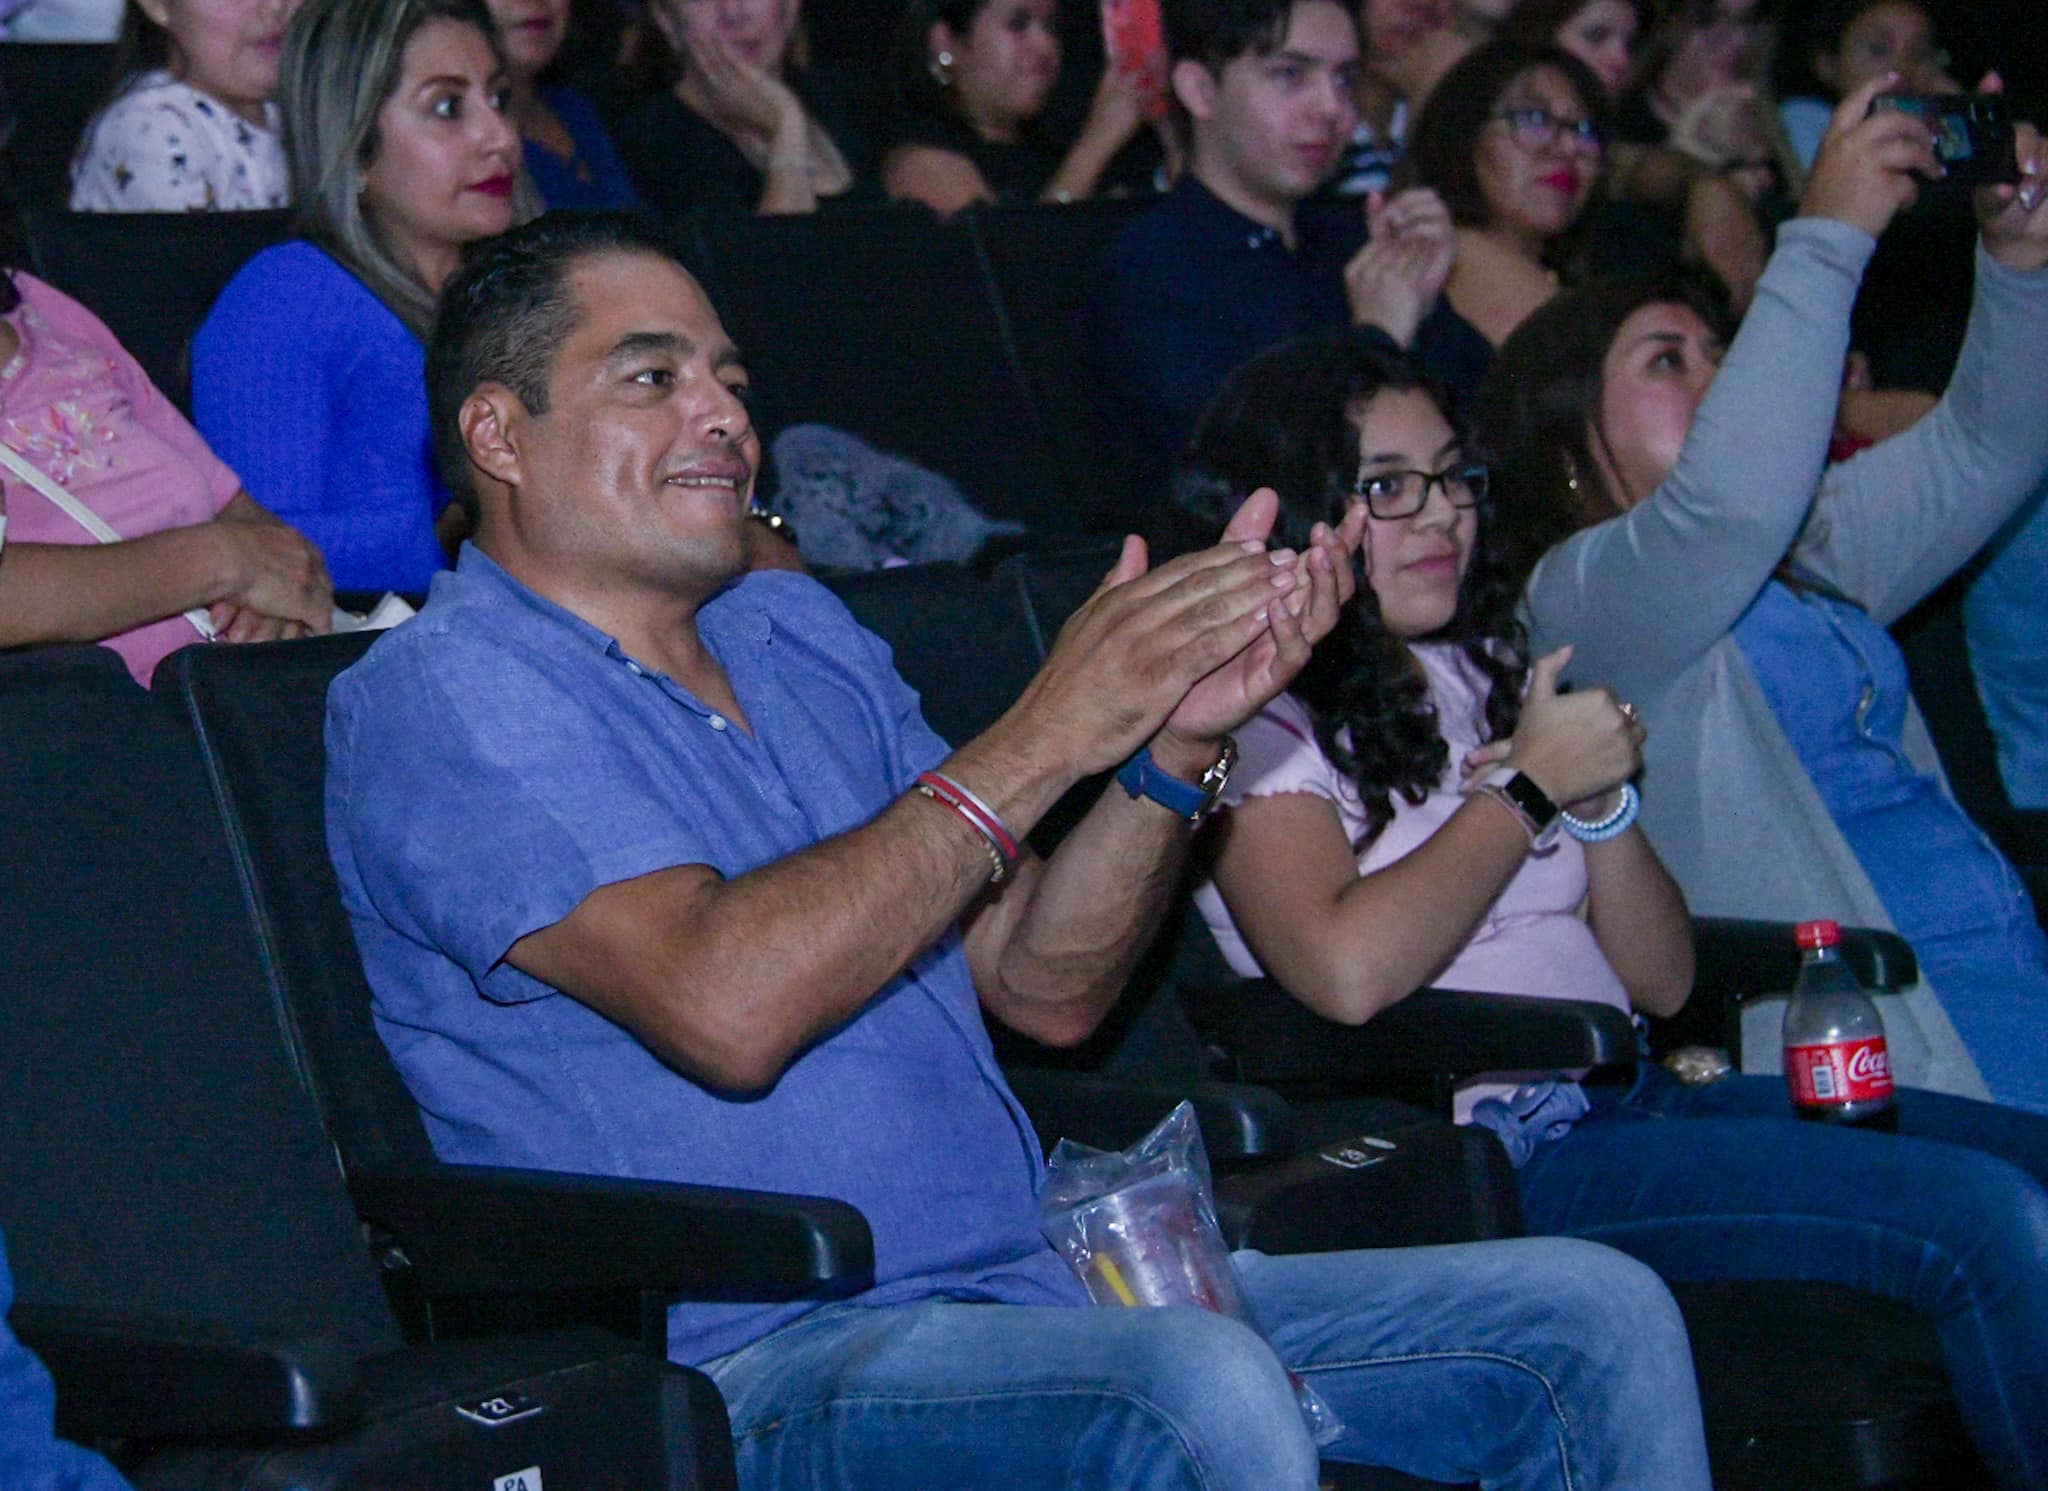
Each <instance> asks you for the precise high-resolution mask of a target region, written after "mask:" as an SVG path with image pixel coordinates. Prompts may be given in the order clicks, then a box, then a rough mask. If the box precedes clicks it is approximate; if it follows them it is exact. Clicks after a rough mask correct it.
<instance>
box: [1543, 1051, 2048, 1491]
mask: <svg viewBox="0 0 2048 1491" xmlns="http://www.w3.org/2000/svg"><path fill="white" fill-rule="evenodd" d="M1899 1128H1900V1132H1899V1133H1898V1134H1897V1135H1890V1134H1878V1133H1867V1132H1862V1131H1859V1130H1854V1129H1842V1128H1836V1127H1833V1126H1831V1125H1825V1124H1815V1123H1804V1122H1801V1121H1800V1120H1799V1119H1797V1118H1794V1117H1793V1116H1792V1114H1791V1112H1790V1109H1789V1106H1788V1103H1787V1099H1786V1095H1785V1084H1784V1081H1783V1080H1782V1079H1780V1078H1777V1077H1732V1078H1729V1079H1728V1080H1726V1081H1724V1082H1718V1083H1714V1084H1711V1085H1709V1086H1705V1087H1687V1086H1684V1085H1683V1084H1681V1083H1679V1082H1678V1081H1677V1080H1676V1079H1675V1078H1673V1077H1672V1076H1671V1075H1670V1074H1669V1073H1668V1072H1666V1071H1664V1070H1663V1069H1662V1068H1661V1067H1645V1068H1644V1069H1643V1073H1642V1076H1641V1078H1640V1079H1639V1081H1638V1082H1637V1084H1636V1086H1635V1088H1634V1089H1633V1090H1632V1091H1630V1092H1629V1093H1628V1094H1627V1095H1626V1097H1623V1096H1622V1095H1620V1094H1619V1093H1613V1092H1608V1093H1600V1092H1597V1091H1596V1093H1595V1096H1594V1106H1593V1112H1592V1113H1591V1114H1590V1115H1589V1116H1588V1117H1586V1118H1584V1119H1581V1120H1580V1121H1579V1124H1578V1126H1577V1127H1576V1128H1574V1129H1573V1130H1572V1131H1571V1132H1570V1133H1569V1134H1568V1135H1566V1136H1565V1137H1564V1138H1563V1139H1560V1140H1558V1141H1556V1142H1555V1143H1552V1144H1547V1145H1544V1146H1543V1147H1542V1148H1540V1149H1539V1150H1538V1151H1537V1153H1536V1155H1535V1156H1534V1157H1533V1158H1532V1159H1531V1160H1530V1161H1529V1163H1528V1164H1527V1165H1525V1166H1524V1167H1523V1168H1522V1170H1521V1171H1520V1172H1519V1175H1520V1177H1521V1187H1522V1202H1523V1209H1524V1213H1525V1216H1526V1221H1527V1224H1528V1229H1529V1231H1530V1232H1532V1233H1551V1234H1561V1235H1568V1236H1573V1237H1582V1238H1591V1239H1594V1240H1597V1241H1599V1242H1604V1243H1608V1244H1611V1245H1612V1246H1614V1247H1617V1248H1620V1249H1622V1250H1623V1251H1625V1252H1628V1253H1630V1254H1632V1255H1634V1256H1635V1257H1637V1258H1640V1259H1642V1260H1643V1261H1644V1262H1645V1263H1647V1264H1649V1265H1650V1266H1651V1267H1652V1268H1654V1269H1656V1270H1657V1272H1658V1273H1659V1274H1661V1275H1663V1277H1665V1278H1667V1279H1673V1280H1689V1279H1737V1278H1763V1279H1820V1280H1827V1281H1830V1282H1833V1283H1837V1284H1844V1285H1848V1286H1850V1287H1853V1288H1857V1289H1864V1290H1869V1291H1870V1292H1872V1293H1874V1294H1881V1295H1885V1296H1887V1297H1889V1298H1891V1299H1895V1300H1899V1301H1901V1302H1902V1303H1905V1304H1908V1305H1911V1306H1912V1307H1913V1308H1915V1309H1917V1310H1919V1311H1921V1312H1922V1313H1924V1314H1926V1315H1928V1316H1930V1317H1931V1318H1933V1320H1934V1321H1935V1322H1936V1324H1937V1326H1938V1328H1939V1330H1940V1333H1941V1343H1942V1349H1943V1353H1944V1356H1945V1358H1946V1361H1947V1364H1948V1369H1949V1376H1950V1378H1951V1379H1952V1381H1953V1382H1954V1384H1955V1390H1956V1398H1957V1401H1958V1403H1959V1405H1960V1406H1961V1408H1962V1411H1963V1416H1964V1419H1965V1421H1966V1422H1967V1423H1968V1425H1969V1428H1970V1432H1971V1434H1972V1436H1973V1437H1974V1438H1975V1440H1976V1442H1977V1445H1978V1448H1979V1450H1980V1452H1981V1453H1982V1454H1983V1456H1984V1459H1985V1461H1986V1463H1987V1464H1988V1465H1989V1466H1990V1467H1991V1469H1992V1471H1993V1473H1994V1474H1995V1475H1996V1476H1997V1477H1998V1483H1999V1485H2000V1486H2001V1487H2006V1488H2014V1487H2032V1488H2037V1491H2038V1488H2048V1370H2044V1361H2048V1190H2044V1189H2043V1187H2044V1184H2048V1119H2044V1118H2042V1117H2041V1116H2039V1115H2037V1114H2032V1113H2022V1112H2019V1111H2017V1110H2015V1109H2010V1108H2000V1107H1994V1106H1993V1105H1991V1104H1989V1103H1978V1102H1972V1101H1970V1100H1969V1099H1967V1098H1956V1097H1950V1096H1947V1095H1946V1094H1942V1093H1932V1092H1918V1091H1905V1092H1902V1093H1900V1095H1899Z"/></svg>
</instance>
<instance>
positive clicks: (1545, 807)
mask: <svg viewBox="0 0 2048 1491" xmlns="http://www.w3.org/2000/svg"><path fill="white" fill-rule="evenodd" d="M1500 785H1501V790H1502V791H1503V792H1505V793H1507V795H1508V796H1509V797H1511V798H1513V799H1514V800H1515V806H1516V807H1518V808H1520V809H1521V810H1522V811H1523V812H1525V813H1527V814H1528V815H1529V818H1530V821H1532V822H1533V823H1534V824H1535V825H1536V828H1537V831H1538V832H1541V831H1542V830H1543V829H1546V828H1548V827H1550V825H1551V824H1552V823H1554V822H1555V821H1556V820H1557V804H1556V803H1554V802H1552V801H1551V800H1550V796H1549V794H1548V793H1546V792H1545V791H1544V790H1543V789H1542V788H1541V787H1539V786H1537V785H1536V784H1535V783H1534V782H1532V781H1530V780H1529V779H1528V778H1527V777H1526V776H1524V775H1523V774H1522V773H1521V772H1519V771H1518V772H1516V773H1515V774H1514V775H1513V776H1511V777H1509V778H1508V779H1507V780H1506V781H1505V782H1502V783H1501V784H1500Z"/></svg>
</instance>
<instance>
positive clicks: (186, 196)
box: [71, 71, 291, 212]
mask: <svg viewBox="0 0 2048 1491" xmlns="http://www.w3.org/2000/svg"><path fill="white" fill-rule="evenodd" d="M265 115H266V118H267V120H268V127H267V128H259V127H258V126H256V125H253V124H251V123H250V122H249V121H248V120H246V119H244V118H242V117H241V116H240V115H239V114H237V113H235V112H234V110H232V109H230V108H229V107H228V106H227V105H226V104H223V103H221V102H220V101H219V100H217V99H214V98H210V97H208V96H207V95H206V94H204V93H201V92H200V91H199V90H198V89H196V88H193V87H190V86H188V85H187V84H184V83H181V82H179V81H178V80H177V79H176V78H173V77H172V76H171V75H170V74H169V73H167V72H161V71H159V72H149V73H144V74H143V75H142V76H141V77H139V78H137V79H136V80H135V81H134V82H133V83H131V84H130V85H129V86H128V87H127V88H126V89H124V90H123V91H122V93H121V95H120V96H119V97H118V98H116V99H115V100H114V101H113V102H112V103H111V104H108V105H107V107H106V108H105V109H104V110H102V111H101V112H100V115H99V117H98V118H97V119H95V120H94V121H93V122H92V124H91V125H90V126H88V127H87V129H86V135H85V141H84V143H83V144H81V145H80V146H79V150H78V154H77V156H76V157H75V158H74V159H73V160H72V162H71V206H72V210H73V211H76V212H236V211H248V210H252V209H256V208H264V207H283V206H284V205H285V204H286V203H288V202H289V201H290V200H291V173H290V170H289V168H288V167H287V166H286V164H285V157H284V142H283V140H282V139H281V138H280V137H279V135H278V131H277V106H276V105H275V104H269V105H266V106H265Z"/></svg>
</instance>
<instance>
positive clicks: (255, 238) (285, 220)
mask: <svg viewBox="0 0 2048 1491" xmlns="http://www.w3.org/2000/svg"><path fill="white" fill-rule="evenodd" d="M1140 205H1141V204H1137V203H1133V202H1130V201H1108V202H1094V203H1080V204H1075V205H1072V206H1065V207H1012V208H1000V207H989V208H977V209H975V210H973V211H971V212H967V213H963V214H961V215H960V216H959V217H957V218H955V219H953V220H952V221H951V222H946V223H941V222H940V221H938V220H937V219H936V218H934V217H933V216H932V215H931V214H930V213H929V212H927V211H925V210H924V209H923V208H921V207H909V206H896V207H876V208H869V209H861V210H848V211H844V212H835V213H826V214H821V215H818V216H815V217H724V216H706V217H702V218H699V219H696V220H693V221H691V222H689V223H686V224H683V225H681V231H682V233H683V234H684V235H685V238H686V241H687V244H688V248H689V254H690V259H691V262H692V264H693V266H694V267H695V268H696V271H697V273H698V275H699V277H700V278H701V279H702V280H703V281H704V283H705V285H706V288H707V289H708V290H709V291H710V294H711V297H712V300H713V303H714V304H715V305H716V306H717V307H718V309H719V312H720V314H721V315H722V316H723V318H724V320H725V323H726V328H727V330H728V331H729V332H731V333H732V335H733V338H734V340H735V341H736V342H737V343H738V344H739V346H740V348H741V350H742V352H743V353H744V355H745V356H746V358H747V364H748V371H749V374H750V375H751V378H752V381H753V384H754V387H755V390H756V404H755V417H756V419H757V420H758V422H759V423H760V425H761V427H762V430H763V433H764V436H765V437H767V438H768V439H769V440H771V441H772V439H773V437H774V436H775V435H776V434H777V433H779V432H780V431H781V430H784V429H786V428H788V427H790V426H791V425H796V424H803V423H819V424H825V425H830V426H832V427H834V428H836V429H839V430H843V431H845V432H847V433H849V434H852V435H855V436H858V437H859V438H861V439H862V440H865V441H866V442H867V443H868V444H870V445H872V446H874V447H875V448H877V449H879V450H882V451H886V452H889V453H891V454H894V455H899V456H904V457H907V458H909V459H910V460H912V461H915V462H917V463H919V464H920V465H923V466H925V467H928V468H930V469H931V470H933V471H936V472H938V473H940V474H941V475H943V476H946V477H948V478H950V479H951V480H952V481H953V482H954V483H955V484H956V485H957V486H958V487H959V488H960V490H961V491H962V492H963V493H964V494H965V495H966V497H967V498H968V500H969V501H970V502H972V503H973V504H974V505H975V506H976V507H978V508H980V509H981V510H982V511H983V512H984V513H986V514H987V515H988V516H990V517H992V518H1001V519H1009V520H1013V521H1016V522H1020V523H1022V524H1024V525H1025V526H1026V527H1027V528H1028V529H1030V530H1032V531H1033V532H1034V533H1037V534H1041V535H1055V536H1056V535H1073V534H1081V533H1087V532H1092V531H1101V530H1104V529H1113V528H1117V527H1119V526H1123V525H1125V524H1128V523H1131V522H1134V521H1135V518H1134V517H1133V516H1132V515H1133V514H1135V513H1136V512H1137V511H1138V510H1139V508H1140V507H1141V506H1142V502H1143V498H1144V495H1145V494H1143V493H1139V492H1135V491H1133V490H1132V487H1131V482H1130V473H1131V471H1132V470H1133V469H1135V468H1136V467H1137V465H1138V460H1137V458H1136V457H1135V456H1134V455H1132V454H1130V453H1128V452H1127V450H1126V448H1125V446H1124V444H1123V443H1122V442H1120V441H1119V439H1118V436H1117V431H1116V430H1114V429H1113V428H1109V427H1108V425H1107V422H1106V421H1104V420H1103V419H1102V418H1101V416H1100V414H1099V412H1098V411H1097V410H1096V408H1095V407H1094V405H1093V402H1092V398H1091V393H1090V387H1091V385H1090V383H1089V380H1088V379H1086V378H1085V377H1084V376H1082V375H1081V373H1080V370H1081V369H1083V368H1085V367H1087V366H1088V361H1089V360H1088V356H1087V351H1086V348H1087V338H1086V336H1085V328H1084V326H1083V322H1082V313H1083V304H1084V296H1085V293H1086V291H1085V286H1086V277H1087V268H1088V265H1089V262H1090V261H1091V259H1092V258H1093V256H1094V254H1095V251H1096V249H1097V248H1098V246H1099V245H1100V244H1101V243H1102V242H1103V240H1104V239H1105V237H1106V236H1107V235H1108V234H1110V233H1112V232H1114V231H1115V230H1116V228H1117V227H1118V226H1119V225H1120V224H1121V223H1123V222H1124V221H1125V220H1126V218H1127V217H1128V216H1129V215H1130V214H1131V213H1133V212H1134V211H1136V210H1139V207H1140ZM290 233H291V214H289V213H286V212H261V213H208V214H197V215H179V214H155V213H135V214H106V213H68V212H55V211H35V212H30V213H28V214H27V215H26V218H25V220H24V223H23V237H24V258H25V264H26V267H27V268H28V269H29V271H30V272H31V273H33V274H35V275H37V276H38V277H39V278H42V279H44V280H47V281H48V282H50V283H51V284H53V285H55V286H57V288H59V289H60V290H63V291H64V292H65V293H66V294H69V295H71V296H73V297H74V298H76V299H78V300H80V301H82V302H83V303H84V304H85V305H86V306H87V307H88V308H90V309H91V310H92V311H93V312H94V313H95V314H97V315H98V316H99V317H100V318H101V319H102V320H103V321H105V322H106V323H107V324H108V325H109V327H111V328H112V330H113V332H114V334H115V335H116V336H117V337H118V338H119V339H120V340H121V342H122V345H124V346H125V347H127V348H128V350H129V351H130V352H132V353H133V354H134V355H135V357H136V359H137V360H138V361H139V362H140V363H141V364H142V366H143V368H144V370H145V371H147V372H148V373H149V375H150V376H151V378H152V379H154V380H155V381H156V383H157V385H158V386H159V387H160V388H162V389H163V390H164V391H165V392H166V393H167V394H168V395H169V396H170V397H171V398H172V400H173V401H174V402H176V403H178V404H179V405H180V406H181V407H186V408H189V407H190V373H189V366H188V363H189V355H190V350H191V345H192V338H193V336H194V334H195V333H196V332H197V331H198V329H199V326H200V325H201V323H202V322H203V321H204V320H205V318H206V315H207V312H208V311H209V309H210V308H211V307H212V305H213V301H214V299H215V297H216V296H218V295H219V293H220V291H221V290H222V288H223V287H224V286H225V285H226V284H227V282H228V281H229V280H230V279H231V278H233V276H234V274H235V272H236V271H237V270H239V269H240V268H241V266H242V265H243V264H244V263H245V262H246V261H247V260H248V259H249V258H250V257H251V256H252V255H254V254H256V253H257V252H259V251H261V250H262V249H265V248H268V247H270V246H271V245H273V244H275V243H278V242H281V241H282V240H283V239H285V238H286V237H288V236H289V235H290ZM280 314H281V316H282V315H283V312H282V310H281V312H280ZM280 334H281V335H282V334H284V333H283V325H282V323H281V324H280Z"/></svg>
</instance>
